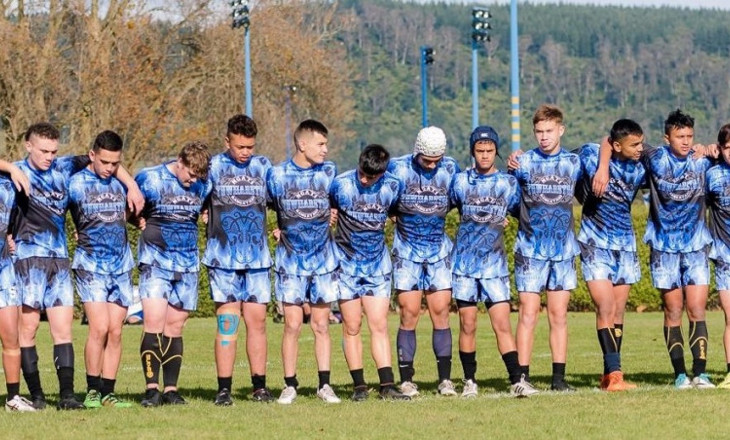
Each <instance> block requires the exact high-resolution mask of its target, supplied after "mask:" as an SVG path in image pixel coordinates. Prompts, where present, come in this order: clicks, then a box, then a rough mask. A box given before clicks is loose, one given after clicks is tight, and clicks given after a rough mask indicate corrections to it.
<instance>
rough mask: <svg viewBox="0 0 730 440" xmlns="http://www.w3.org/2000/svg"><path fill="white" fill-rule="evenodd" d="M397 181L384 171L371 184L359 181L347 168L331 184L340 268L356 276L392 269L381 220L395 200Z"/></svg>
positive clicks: (382, 220) (381, 273) (391, 207)
mask: <svg viewBox="0 0 730 440" xmlns="http://www.w3.org/2000/svg"><path fill="white" fill-rule="evenodd" d="M399 190H400V184H399V182H398V179H396V178H395V177H394V176H392V175H391V174H390V173H385V174H384V175H383V177H381V178H380V179H379V180H378V181H377V182H375V183H373V184H372V185H371V186H368V187H364V186H362V184H361V183H360V180H359V178H358V173H357V170H350V171H347V172H346V173H343V174H341V175H339V176H337V178H336V179H335V181H334V183H333V184H332V190H331V193H332V207H333V208H335V209H337V211H338V215H337V229H336V230H335V244H336V248H335V250H336V252H337V256H338V258H339V262H340V270H342V271H343V272H344V273H346V274H348V275H351V276H356V277H367V276H382V275H387V274H389V273H391V272H392V270H393V266H392V263H391V261H390V254H389V253H388V248H387V247H386V245H385V222H386V221H387V219H388V213H389V212H391V211H392V210H393V208H394V207H395V204H396V202H397V201H398V192H399Z"/></svg>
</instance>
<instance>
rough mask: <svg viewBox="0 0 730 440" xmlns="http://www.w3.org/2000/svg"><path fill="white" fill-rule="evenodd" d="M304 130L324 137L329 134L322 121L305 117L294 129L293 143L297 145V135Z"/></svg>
mask: <svg viewBox="0 0 730 440" xmlns="http://www.w3.org/2000/svg"><path fill="white" fill-rule="evenodd" d="M305 131H308V132H311V133H319V134H321V135H322V136H324V137H327V135H328V134H329V132H328V131H327V127H325V126H324V124H323V123H321V122H319V121H315V120H314V119H307V120H305V121H302V122H301V123H299V125H298V126H297V129H296V130H294V145H296V146H299V136H301V135H302V133H304V132H305Z"/></svg>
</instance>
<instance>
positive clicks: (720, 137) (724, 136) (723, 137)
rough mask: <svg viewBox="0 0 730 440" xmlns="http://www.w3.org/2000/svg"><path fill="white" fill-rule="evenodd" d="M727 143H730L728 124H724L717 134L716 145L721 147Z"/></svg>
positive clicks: (729, 126)
mask: <svg viewBox="0 0 730 440" xmlns="http://www.w3.org/2000/svg"><path fill="white" fill-rule="evenodd" d="M728 142H730V124H725V125H723V126H722V127H720V131H719V132H718V133H717V145H718V146H719V147H722V146H723V145H725V144H727V143H728Z"/></svg>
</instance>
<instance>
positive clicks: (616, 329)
mask: <svg viewBox="0 0 730 440" xmlns="http://www.w3.org/2000/svg"><path fill="white" fill-rule="evenodd" d="M613 338H614V339H615V340H616V351H618V352H619V353H621V341H623V340H624V325H623V324H614V325H613Z"/></svg>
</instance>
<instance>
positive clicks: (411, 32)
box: [339, 0, 730, 165]
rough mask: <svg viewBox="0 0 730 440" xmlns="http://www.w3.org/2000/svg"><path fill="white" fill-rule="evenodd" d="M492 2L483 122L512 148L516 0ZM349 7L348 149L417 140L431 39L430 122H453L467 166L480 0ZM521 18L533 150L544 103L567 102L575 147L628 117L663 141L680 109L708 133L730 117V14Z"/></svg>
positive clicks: (527, 11) (642, 12) (344, 8)
mask: <svg viewBox="0 0 730 440" xmlns="http://www.w3.org/2000/svg"><path fill="white" fill-rule="evenodd" d="M487 6H489V5H488V4H487ZM489 7H490V10H491V12H492V15H493V18H492V19H491V26H492V28H493V29H492V38H491V41H490V42H488V43H486V44H485V45H484V46H483V48H482V49H480V56H479V80H480V105H479V108H480V119H479V121H480V123H482V124H484V123H487V124H490V125H494V126H495V127H496V128H497V130H498V132H499V133H500V135H501V136H502V139H504V142H503V147H502V148H503V150H502V151H503V152H508V151H509V149H510V148H511V145H510V139H509V127H510V116H509V115H510V105H509V102H510V86H509V76H510V66H509V59H510V54H509V50H510V47H509V5H492V6H489ZM339 10H340V11H341V12H342V13H345V12H354V14H353V15H354V16H355V17H357V20H356V21H355V22H354V23H353V26H352V27H351V28H350V29H348V30H347V31H346V32H342V33H341V35H340V37H339V38H340V39H341V41H342V43H343V44H344V45H345V46H346V48H347V54H348V60H349V61H350V63H351V64H352V65H353V66H354V71H355V72H356V73H357V76H355V77H354V78H353V81H354V87H353V91H354V97H355V111H356V117H355V118H354V120H353V122H352V123H351V129H352V131H353V132H354V133H356V137H355V138H353V139H352V141H350V142H349V143H348V151H352V150H356V149H358V148H359V147H360V146H362V145H364V144H366V143H370V142H382V143H384V144H386V145H388V146H390V147H391V148H392V149H393V150H394V152H397V153H405V152H407V151H408V150H409V148H410V145H412V141H413V139H414V137H415V133H416V131H417V130H418V128H419V127H420V124H421V91H420V76H419V73H420V72H419V60H420V58H419V57H420V53H419V47H420V46H422V45H429V46H432V47H433V48H434V52H435V62H434V64H433V65H432V66H431V67H430V73H429V78H428V79H429V83H428V89H429V110H430V112H429V113H430V115H429V122H430V123H431V124H433V125H439V126H441V127H443V128H444V129H445V131H446V132H447V134H448V135H449V137H450V141H451V143H452V145H453V150H452V153H453V155H454V156H455V157H456V158H457V159H459V161H460V162H461V163H462V165H464V164H467V163H468V149H467V146H466V144H467V139H468V134H469V132H470V130H471V43H470V32H471V5H456V4H444V3H429V4H422V3H410V2H400V1H392V0H375V1H370V0H367V1H362V0H348V1H342V2H340V5H339ZM518 17H519V34H520V37H519V47H520V67H521V70H520V92H521V93H520V94H521V103H522V109H521V114H522V117H521V131H522V148H523V149H527V148H531V142H532V139H533V138H532V135H531V119H532V113H533V112H534V110H535V108H536V107H537V106H538V105H539V104H541V103H543V102H550V103H555V104H558V105H560V106H561V107H562V108H563V110H564V111H565V113H566V121H565V122H566V126H567V131H566V135H565V137H564V145H566V146H567V147H569V148H571V147H577V146H579V145H580V144H582V143H584V142H587V141H592V140H596V139H599V138H600V137H601V136H603V135H604V134H606V133H607V131H608V129H609V128H610V126H611V124H612V123H613V121H614V120H616V119H618V118H621V117H629V118H633V119H636V120H637V121H639V122H640V123H641V124H642V126H643V127H644V129H645V131H646V132H647V139H648V141H649V142H651V143H659V142H661V141H662V139H661V137H662V130H663V121H664V118H665V117H666V115H667V113H669V111H671V110H673V109H675V108H682V109H684V110H686V111H687V112H689V113H690V114H691V115H693V116H694V117H695V119H696V139H697V140H698V141H701V142H711V141H713V139H714V138H715V136H716V133H717V130H718V128H719V127H720V126H721V125H722V124H723V123H726V122H730V27H729V26H728V25H727V23H728V22H730V12H727V11H717V10H688V9H676V8H666V7H665V8H634V7H593V6H579V5H567V4H561V5H554V4H553V5H545V4H540V5H536V4H520V6H519V14H518ZM347 156H348V157H353V156H354V155H353V154H347Z"/></svg>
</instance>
